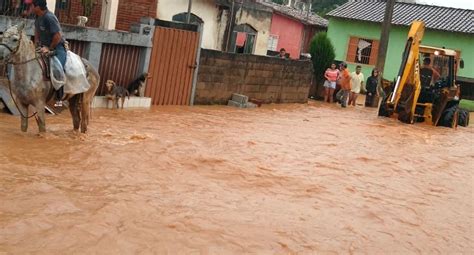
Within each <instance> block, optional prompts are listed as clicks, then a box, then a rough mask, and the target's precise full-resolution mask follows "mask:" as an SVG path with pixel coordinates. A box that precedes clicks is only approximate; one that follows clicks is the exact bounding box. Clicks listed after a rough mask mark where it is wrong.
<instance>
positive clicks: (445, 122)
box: [439, 105, 459, 128]
mask: <svg viewBox="0 0 474 255" xmlns="http://www.w3.org/2000/svg"><path fill="white" fill-rule="evenodd" d="M458 119H459V108H458V106H457V105H454V106H451V107H449V108H446V109H445V110H444V112H443V114H442V115H441V119H440V123H439V125H440V126H443V127H450V128H455V127H456V126H457V125H458Z"/></svg>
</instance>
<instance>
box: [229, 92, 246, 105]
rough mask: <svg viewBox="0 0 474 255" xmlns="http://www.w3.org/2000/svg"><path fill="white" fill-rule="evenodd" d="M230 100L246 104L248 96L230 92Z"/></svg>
mask: <svg viewBox="0 0 474 255" xmlns="http://www.w3.org/2000/svg"><path fill="white" fill-rule="evenodd" d="M232 101H235V102H238V103H240V104H246V103H247V102H248V101H249V97H248V96H245V95H241V94H237V93H234V94H232Z"/></svg>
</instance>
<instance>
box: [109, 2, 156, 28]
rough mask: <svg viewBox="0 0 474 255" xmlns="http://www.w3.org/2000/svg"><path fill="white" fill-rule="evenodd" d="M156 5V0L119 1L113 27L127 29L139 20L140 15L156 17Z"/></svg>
mask: <svg viewBox="0 0 474 255" xmlns="http://www.w3.org/2000/svg"><path fill="white" fill-rule="evenodd" d="M157 5H158V4H157V0H128V1H120V2H119V6H118V13H117V23H116V27H115V28H116V29H117V30H124V31H129V30H130V25H131V24H132V23H136V22H139V21H140V18H141V17H152V18H156V7H157Z"/></svg>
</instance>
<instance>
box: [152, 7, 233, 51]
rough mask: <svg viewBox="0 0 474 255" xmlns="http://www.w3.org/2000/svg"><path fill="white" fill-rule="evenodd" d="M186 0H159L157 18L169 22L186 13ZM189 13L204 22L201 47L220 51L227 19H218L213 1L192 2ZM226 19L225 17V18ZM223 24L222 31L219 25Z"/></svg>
mask: <svg viewBox="0 0 474 255" xmlns="http://www.w3.org/2000/svg"><path fill="white" fill-rule="evenodd" d="M188 2H189V1H188V0H160V1H158V9H157V17H158V18H159V19H162V20H168V21H171V20H172V18H173V16H174V15H176V14H179V13H183V12H187V11H188ZM191 12H192V13H193V14H194V15H196V16H198V17H199V18H201V19H202V20H203V21H204V27H203V37H202V47H203V48H205V49H215V50H221V48H222V40H223V38H222V37H223V31H224V30H225V24H226V23H227V19H226V18H224V20H220V19H218V17H219V16H220V15H219V8H218V6H217V5H216V4H215V1H214V0H198V1H193V5H192V10H191ZM225 17H226V16H225ZM220 23H223V24H224V28H223V29H222V27H221V24H220Z"/></svg>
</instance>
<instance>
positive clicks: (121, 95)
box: [105, 80, 130, 109]
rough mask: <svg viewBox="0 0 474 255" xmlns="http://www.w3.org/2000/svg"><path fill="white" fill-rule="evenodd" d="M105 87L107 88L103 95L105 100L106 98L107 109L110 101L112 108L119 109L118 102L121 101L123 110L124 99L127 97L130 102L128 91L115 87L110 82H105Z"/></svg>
mask: <svg viewBox="0 0 474 255" xmlns="http://www.w3.org/2000/svg"><path fill="white" fill-rule="evenodd" d="M105 87H106V88H107V91H106V94H105V98H107V108H108V107H109V101H112V108H113V107H117V108H119V104H118V100H119V99H121V103H122V109H123V104H124V103H125V97H128V99H129V100H130V94H129V93H128V91H127V90H126V89H125V88H124V87H122V86H117V85H116V84H115V82H114V81H112V80H107V82H105Z"/></svg>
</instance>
